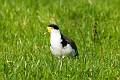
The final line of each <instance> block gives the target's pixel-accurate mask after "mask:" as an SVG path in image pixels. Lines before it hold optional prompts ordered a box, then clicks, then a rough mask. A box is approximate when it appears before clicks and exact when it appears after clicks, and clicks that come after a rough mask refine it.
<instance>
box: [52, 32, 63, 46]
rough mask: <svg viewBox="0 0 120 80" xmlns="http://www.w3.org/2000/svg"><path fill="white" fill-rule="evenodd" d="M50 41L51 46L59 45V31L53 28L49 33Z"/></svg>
mask: <svg viewBox="0 0 120 80" xmlns="http://www.w3.org/2000/svg"><path fill="white" fill-rule="evenodd" d="M50 43H51V45H52V46H54V47H56V46H59V45H61V44H60V43H61V33H60V31H59V30H53V31H52V32H51V33H50Z"/></svg>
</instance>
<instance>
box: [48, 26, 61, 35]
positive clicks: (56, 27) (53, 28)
mask: <svg viewBox="0 0 120 80" xmlns="http://www.w3.org/2000/svg"><path fill="white" fill-rule="evenodd" d="M47 29H48V32H49V33H51V32H52V31H58V30H59V28H58V26H57V25H55V24H49V25H48V27H47Z"/></svg>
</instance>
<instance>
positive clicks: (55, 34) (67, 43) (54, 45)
mask: <svg viewBox="0 0 120 80" xmlns="http://www.w3.org/2000/svg"><path fill="white" fill-rule="evenodd" d="M47 30H48V32H49V33H50V50H51V53H52V54H53V55H54V56H56V57H59V58H60V57H62V58H64V57H66V56H72V57H75V56H78V50H77V46H76V44H75V42H74V41H73V40H72V39H70V38H68V37H66V36H64V35H63V34H62V33H61V31H60V29H59V27H58V25H57V24H49V25H48V27H47Z"/></svg>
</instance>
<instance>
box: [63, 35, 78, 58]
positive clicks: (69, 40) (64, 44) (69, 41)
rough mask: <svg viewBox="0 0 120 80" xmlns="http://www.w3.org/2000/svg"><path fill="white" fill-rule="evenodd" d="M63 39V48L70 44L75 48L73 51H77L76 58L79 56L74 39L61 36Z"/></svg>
mask: <svg viewBox="0 0 120 80" xmlns="http://www.w3.org/2000/svg"><path fill="white" fill-rule="evenodd" d="M61 38H62V42H61V43H62V46H63V47H64V46H66V45H67V44H70V45H71V47H72V48H73V49H75V52H76V56H77V55H78V51H77V46H76V44H75V42H74V41H73V40H72V39H70V38H68V37H66V36H64V35H61Z"/></svg>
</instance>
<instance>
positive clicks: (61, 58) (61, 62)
mask: <svg viewBox="0 0 120 80" xmlns="http://www.w3.org/2000/svg"><path fill="white" fill-rule="evenodd" d="M61 69H62V58H60V71H61Z"/></svg>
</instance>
